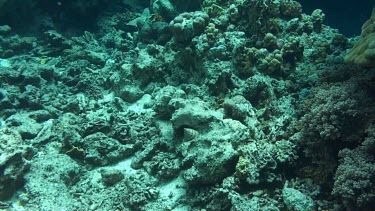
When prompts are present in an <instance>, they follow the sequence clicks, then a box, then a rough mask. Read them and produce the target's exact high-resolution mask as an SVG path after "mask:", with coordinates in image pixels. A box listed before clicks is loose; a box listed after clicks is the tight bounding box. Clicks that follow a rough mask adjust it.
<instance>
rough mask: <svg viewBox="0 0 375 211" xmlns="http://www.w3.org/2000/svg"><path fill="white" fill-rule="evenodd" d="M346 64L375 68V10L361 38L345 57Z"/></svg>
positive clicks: (365, 24)
mask: <svg viewBox="0 0 375 211" xmlns="http://www.w3.org/2000/svg"><path fill="white" fill-rule="evenodd" d="M345 62H347V63H349V64H358V65H361V66H368V67H373V66H375V8H374V9H373V10H372V15H371V17H370V19H369V20H367V21H366V22H365V23H364V24H363V26H362V33H361V37H360V39H359V40H358V42H357V43H356V44H355V45H354V47H353V48H352V49H351V50H350V51H349V53H348V54H347V55H346V56H345Z"/></svg>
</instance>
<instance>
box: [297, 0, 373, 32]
mask: <svg viewBox="0 0 375 211" xmlns="http://www.w3.org/2000/svg"><path fill="white" fill-rule="evenodd" d="M298 2H300V3H301V4H302V8H303V12H304V13H307V14H311V12H312V11H313V10H314V9H322V10H323V12H324V13H325V14H326V21H325V24H326V25H329V26H332V27H333V28H336V29H339V30H340V32H341V33H343V34H345V35H347V36H355V35H359V34H360V33H361V26H362V24H363V23H364V22H365V21H366V20H367V19H368V18H369V17H370V15H371V11H372V8H373V7H374V6H375V0H299V1H298Z"/></svg>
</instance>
